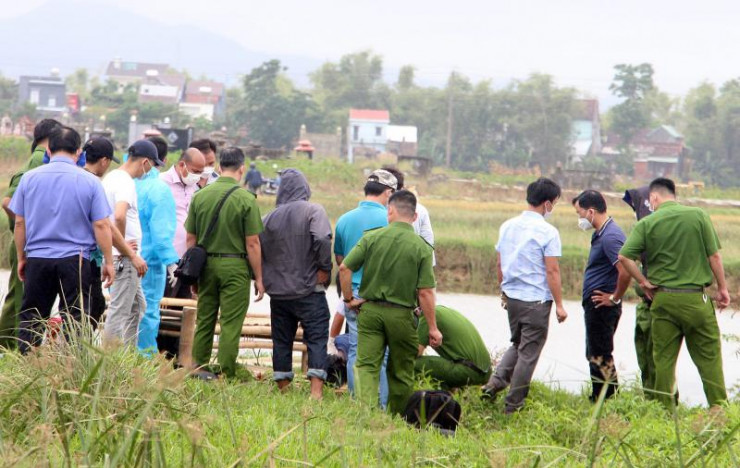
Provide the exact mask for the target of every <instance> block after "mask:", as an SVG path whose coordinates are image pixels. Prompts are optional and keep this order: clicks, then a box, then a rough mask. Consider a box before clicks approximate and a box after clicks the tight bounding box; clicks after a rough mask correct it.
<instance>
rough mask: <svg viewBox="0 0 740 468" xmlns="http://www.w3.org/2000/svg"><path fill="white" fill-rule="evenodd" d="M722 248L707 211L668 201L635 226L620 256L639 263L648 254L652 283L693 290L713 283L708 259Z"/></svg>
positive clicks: (649, 277)
mask: <svg viewBox="0 0 740 468" xmlns="http://www.w3.org/2000/svg"><path fill="white" fill-rule="evenodd" d="M720 248H721V245H720V242H719V238H718V237H717V233H716V232H715V230H714V226H713V225H712V221H711V219H709V215H708V214H707V212H706V211H704V210H702V209H701V208H695V207H689V206H683V205H680V204H678V203H676V202H674V201H668V202H664V203H662V204H661V205H660V206H659V207H658V209H657V210H655V212H654V213H653V214H651V215H650V216H648V217H646V218H643V219H641V220H640V221H639V222H638V223H637V224H635V227H634V228H633V229H632V232H631V233H630V235H629V237H628V238H627V241H626V242H625V243H624V246H623V247H622V250H621V251H620V253H621V254H622V255H624V256H625V257H627V258H629V259H632V260H636V259H638V258H640V254H641V253H643V252H647V264H648V265H650V269H649V270H648V280H649V281H650V282H651V283H652V284H654V285H656V286H663V287H666V288H675V289H691V288H701V287H704V286H709V285H710V284H712V279H713V276H712V268H711V267H710V265H709V259H708V257H710V256H712V255H714V254H715V253H717V251H718V250H719V249H720Z"/></svg>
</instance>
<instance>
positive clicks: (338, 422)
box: [0, 337, 740, 467]
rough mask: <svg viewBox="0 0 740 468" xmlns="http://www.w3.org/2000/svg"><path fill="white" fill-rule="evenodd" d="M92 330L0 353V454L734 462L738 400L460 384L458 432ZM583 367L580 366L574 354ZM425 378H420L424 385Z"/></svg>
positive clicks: (8, 459)
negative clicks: (98, 343) (197, 374)
mask: <svg viewBox="0 0 740 468" xmlns="http://www.w3.org/2000/svg"><path fill="white" fill-rule="evenodd" d="M88 340H89V337H86V338H76V339H75V340H74V343H73V345H72V346H59V345H56V346H53V347H44V348H41V349H40V350H39V351H38V352H37V353H35V354H32V355H31V356H29V357H25V358H24V357H21V356H19V355H17V354H15V353H6V354H5V355H4V356H3V357H2V358H0V388H2V392H0V414H1V415H2V420H3V424H2V425H0V460H2V462H3V464H4V465H6V466H29V467H30V466H77V465H84V466H108V467H116V466H152V467H164V466H174V467H180V466H225V467H228V466H443V467H444V466H486V465H488V466H512V467H513V466H722V467H724V466H738V463H739V459H738V456H740V454H738V453H737V452H738V442H739V440H738V429H740V405H738V403H737V402H733V403H730V404H728V405H727V406H726V407H725V408H724V409H722V410H719V411H712V412H708V411H707V410H705V409H701V408H692V409H689V408H685V407H683V406H681V407H679V408H678V409H677V411H676V413H675V420H674V416H673V415H672V413H671V412H669V411H667V410H665V409H664V408H662V407H661V406H659V405H658V404H657V403H655V402H651V401H646V400H645V399H643V398H642V396H641V395H640V392H639V390H637V389H632V388H627V389H625V390H623V391H622V392H621V393H620V394H619V395H618V396H617V397H616V398H615V399H614V400H612V401H609V402H607V403H606V404H602V403H601V402H600V403H598V404H596V405H592V404H590V403H589V402H588V400H587V399H586V397H585V395H573V394H570V393H568V392H565V391H562V390H553V389H550V388H548V387H546V386H545V385H543V384H540V383H535V384H534V385H533V387H532V390H531V392H530V397H529V399H528V401H527V405H526V407H525V409H524V410H523V411H522V412H521V413H519V414H517V415H514V416H512V417H506V416H504V415H503V413H502V410H503V403H502V402H501V401H500V400H499V401H497V402H494V403H488V402H483V401H481V400H480V399H479V397H478V393H477V390H476V389H468V390H466V391H463V392H462V393H458V394H457V395H456V397H457V399H458V400H459V401H460V402H461V404H462V407H463V417H462V420H461V423H460V427H459V428H458V431H457V435H456V437H454V438H447V437H444V436H442V435H440V434H439V433H437V432H436V431H434V430H422V431H419V430H416V429H413V428H411V427H408V426H407V425H406V424H405V423H404V422H403V421H402V420H400V419H398V418H395V417H391V416H389V415H388V414H386V413H382V412H380V411H379V410H376V409H373V408H369V407H366V406H363V405H362V404H360V403H358V402H356V401H354V400H352V399H350V398H349V396H348V395H345V394H335V393H333V392H331V391H329V390H327V392H326V393H325V398H324V400H323V401H322V402H314V401H311V400H310V399H309V396H308V385H307V383H305V382H303V381H300V380H299V381H297V382H296V384H295V387H294V388H293V389H292V390H291V391H289V392H288V393H287V394H281V393H279V392H278V391H277V390H276V388H275V386H274V384H272V383H271V382H269V381H251V382H240V381H219V382H215V383H207V382H201V381H198V380H193V379H190V378H187V377H186V374H185V372H184V371H182V370H173V369H172V368H171V367H170V364H169V363H168V362H166V361H164V360H160V359H155V360H147V359H144V358H142V357H141V356H139V355H138V354H135V353H133V352H128V351H125V350H122V349H113V348H107V349H99V348H97V347H95V346H92V345H90V343H89V341H88ZM584 365H585V364H584ZM419 385H420V386H421V387H424V388H428V386H429V384H428V383H420V384H419Z"/></svg>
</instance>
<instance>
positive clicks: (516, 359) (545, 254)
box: [483, 177, 568, 414]
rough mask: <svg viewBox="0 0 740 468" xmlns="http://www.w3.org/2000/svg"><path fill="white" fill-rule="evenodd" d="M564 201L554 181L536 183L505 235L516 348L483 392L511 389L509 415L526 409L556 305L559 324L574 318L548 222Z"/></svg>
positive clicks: (501, 249)
mask: <svg viewBox="0 0 740 468" xmlns="http://www.w3.org/2000/svg"><path fill="white" fill-rule="evenodd" d="M559 199H560V187H559V186H558V185H557V184H556V183H555V182H553V181H552V180H550V179H546V178H544V177H543V178H540V179H538V180H536V181H534V182H532V183H531V184H529V186H528V187H527V203H528V204H529V208H528V209H527V210H525V211H524V212H522V214H521V215H519V216H517V217H516V218H512V219H510V220H508V221H506V222H505V223H504V224H502V225H501V228H500V230H499V240H498V243H497V244H496V250H497V251H498V261H497V266H498V281H499V285H500V287H501V297H502V302H503V304H504V307H505V308H506V310H507V312H508V315H509V328H510V329H511V343H512V345H511V347H509V349H508V350H507V351H506V353H505V354H504V356H503V357H502V358H501V362H499V364H498V365H497V366H496V372H495V373H494V374H493V375H492V376H491V378H490V380H489V381H488V383H487V384H486V385H485V386H484V387H483V396H484V397H488V398H491V399H493V398H495V396H496V394H498V393H499V392H501V391H502V390H504V389H505V388H506V387H509V393H508V395H507V396H506V405H505V409H504V412H505V413H506V414H511V413H514V412H516V411H518V410H519V409H521V408H522V406H524V399H525V398H526V397H527V394H528V393H529V384H530V382H531V380H532V375H533V374H534V369H535V367H536V366H537V361H538V360H539V358H540V353H541V352H542V348H543V347H544V346H545V341H546V340H547V331H548V327H549V324H550V310H551V309H552V303H553V302H555V312H556V314H557V317H558V321H559V322H562V321H564V320H565V319H566V318H567V317H568V313H567V312H566V311H565V309H564V308H563V299H562V293H561V287H560V267H559V266H558V257H560V256H561V254H562V252H561V250H562V249H561V244H560V235H559V234H558V230H557V229H556V228H555V227H554V226H552V225H551V224H549V223H548V222H547V221H545V219H546V218H548V217H549V216H550V215H551V214H552V211H553V209H554V207H555V204H556V203H557V201H558V200H559Z"/></svg>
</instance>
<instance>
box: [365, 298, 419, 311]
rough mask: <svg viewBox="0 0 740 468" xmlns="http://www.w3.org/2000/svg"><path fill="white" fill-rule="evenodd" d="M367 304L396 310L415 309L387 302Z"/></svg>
mask: <svg viewBox="0 0 740 468" xmlns="http://www.w3.org/2000/svg"><path fill="white" fill-rule="evenodd" d="M367 302H370V303H372V304H377V305H379V306H383V307H393V308H394V309H406V310H411V309H413V307H408V306H403V305H400V304H394V303H393V302H387V301H371V300H368V301H367Z"/></svg>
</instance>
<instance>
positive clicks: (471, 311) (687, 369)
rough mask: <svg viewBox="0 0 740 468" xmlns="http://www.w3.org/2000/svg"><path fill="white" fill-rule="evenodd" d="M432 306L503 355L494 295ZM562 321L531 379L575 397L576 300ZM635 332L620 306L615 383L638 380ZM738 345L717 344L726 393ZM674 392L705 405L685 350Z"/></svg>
mask: <svg viewBox="0 0 740 468" xmlns="http://www.w3.org/2000/svg"><path fill="white" fill-rule="evenodd" d="M327 297H328V298H329V302H330V304H331V307H332V310H335V309H336V306H337V304H338V302H339V300H338V298H337V296H336V294H333V293H331V294H328V295H327ZM437 303H438V304H441V305H445V306H448V307H452V308H453V309H455V310H458V311H459V312H461V313H462V314H464V315H465V316H466V317H467V318H468V319H470V321H472V322H473V323H474V324H475V326H476V327H477V328H478V330H479V332H480V334H481V336H482V337H483V340H484V341H485V343H486V345H487V346H488V347H489V349H490V350H491V351H493V352H497V351H498V352H503V351H504V350H505V349H506V348H507V347H508V346H509V339H510V337H511V335H510V333H509V323H508V320H507V316H506V311H505V310H503V309H502V308H501V301H500V299H499V298H498V297H495V296H482V295H473V294H451V293H440V294H438V295H437ZM251 307H253V309H250V310H255V311H257V310H260V311H262V312H267V311H268V310H269V305H268V304H267V302H266V301H262V302H260V303H258V304H253V305H252V306H251ZM565 308H566V311H567V312H568V319H567V320H566V321H565V322H563V323H557V320H556V318H555V312H554V310H553V312H552V315H551V324H550V331H549V336H548V339H547V344H546V345H545V348H544V350H543V351H542V356H541V358H540V361H539V363H538V365H537V370H536V372H535V379H537V380H539V381H542V382H546V383H547V384H548V385H550V386H552V387H559V388H563V389H567V390H569V391H572V392H576V393H579V392H580V391H581V390H582V389H583V387H584V386H585V385H586V384H587V382H588V381H589V373H588V363H587V361H586V358H585V339H586V338H585V328H584V323H583V309H582V308H581V304H580V302H574V301H565ZM718 319H719V326H720V330H721V332H722V334H723V335H736V336H740V314H738V313H735V312H733V311H725V312H722V313H720V314H719V315H718ZM634 329H635V304H629V303H625V304H624V306H623V310H622V318H621V320H620V323H619V327H618V329H617V334H616V336H615V340H614V341H615V342H614V359H615V362H616V366H617V372H618V374H619V379H620V382H623V383H624V382H630V381H632V382H634V381H635V380H636V379H638V377H639V367H638V366H637V357H636V355H635V347H634V342H633V334H634ZM738 350H740V343H733V342H728V341H723V343H722V354H723V358H724V370H725V381H726V383H727V386H728V389H729V388H730V387H733V386H734V385H736V384H740V365H738V364H739V361H738V359H740V358H739V357H738V355H737V354H736V353H737V351H738ZM676 373H677V379H678V388H679V391H680V394H681V401H682V402H683V403H686V404H689V405H706V399H705V397H704V391H703V389H702V385H701V380H700V379H699V374H698V372H697V371H696V368H695V367H694V364H693V362H692V361H691V358H690V357H689V354H688V351H687V350H686V346H685V345H684V346H683V347H682V349H681V353H680V355H679V359H678V366H677V371H676Z"/></svg>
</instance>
